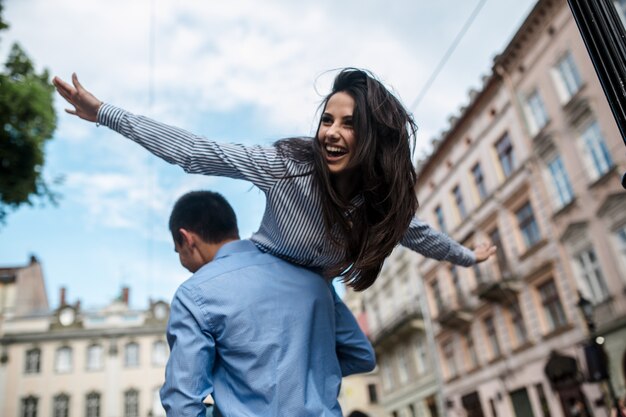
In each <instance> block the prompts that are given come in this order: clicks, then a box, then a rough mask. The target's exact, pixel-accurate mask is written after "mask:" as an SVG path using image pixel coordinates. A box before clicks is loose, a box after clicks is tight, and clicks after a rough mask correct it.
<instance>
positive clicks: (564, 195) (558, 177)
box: [548, 155, 574, 208]
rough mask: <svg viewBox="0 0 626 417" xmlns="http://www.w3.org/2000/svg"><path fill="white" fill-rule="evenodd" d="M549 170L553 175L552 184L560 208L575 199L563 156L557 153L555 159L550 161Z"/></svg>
mask: <svg viewBox="0 0 626 417" xmlns="http://www.w3.org/2000/svg"><path fill="white" fill-rule="evenodd" d="M548 170H549V171H550V176H551V177H552V185H553V186H554V189H555V190H556V193H555V194H554V197H555V199H556V202H557V206H558V208H561V207H563V206H565V205H567V204H568V203H569V202H570V201H572V200H573V199H574V192H573V191H572V186H571V184H570V181H569V177H568V176H567V172H566V171H565V168H564V167H563V161H562V160H561V156H560V155H557V156H556V157H555V158H554V159H552V160H551V161H549V162H548Z"/></svg>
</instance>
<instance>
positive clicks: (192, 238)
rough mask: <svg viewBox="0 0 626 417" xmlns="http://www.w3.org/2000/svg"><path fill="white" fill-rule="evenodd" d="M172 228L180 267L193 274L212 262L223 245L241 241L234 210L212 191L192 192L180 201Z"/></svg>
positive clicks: (173, 212)
mask: <svg viewBox="0 0 626 417" xmlns="http://www.w3.org/2000/svg"><path fill="white" fill-rule="evenodd" d="M169 227H170V232H171V233H172V238H173V239H174V248H175V250H176V252H177V253H178V255H179V257H180V263H181V265H183V266H184V267H185V268H187V269H188V270H189V271H191V272H196V271H197V270H198V269H200V268H201V267H202V266H203V265H204V264H206V263H208V262H211V261H212V260H213V257H214V256H215V253H216V252H217V250H218V249H219V248H220V247H222V245H224V244H225V243H228V242H230V241H233V240H237V239H239V231H238V229H237V217H236V216H235V212H234V211H233V208H232V207H231V206H230V204H228V202H227V201H226V199H225V198H224V197H222V196H221V195H220V194H218V193H214V192H211V191H192V192H190V193H187V194H185V195H183V196H182V197H181V198H179V199H178V201H177V202H176V204H174V208H173V210H172V214H171V215H170V221H169Z"/></svg>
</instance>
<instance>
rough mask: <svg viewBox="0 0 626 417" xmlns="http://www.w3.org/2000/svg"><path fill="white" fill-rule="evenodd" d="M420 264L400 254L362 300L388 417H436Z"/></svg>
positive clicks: (395, 253)
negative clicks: (421, 289) (422, 303)
mask: <svg viewBox="0 0 626 417" xmlns="http://www.w3.org/2000/svg"><path fill="white" fill-rule="evenodd" d="M418 260H419V256H418V255H417V254H415V253H413V252H412V251H410V250H408V249H405V248H402V247H398V248H396V249H395V250H394V251H393V253H392V254H391V256H390V257H389V259H387V261H386V262H385V265H384V266H383V269H382V271H381V274H380V276H379V277H378V279H377V281H376V283H375V284H374V285H373V286H372V287H370V288H369V289H368V290H367V291H365V292H363V293H361V294H360V297H362V306H360V309H361V310H362V311H365V313H366V315H367V326H368V332H369V333H368V336H369V338H370V340H371V341H372V344H373V346H374V349H375V350H376V358H377V363H378V373H379V378H380V388H381V391H380V399H379V402H380V406H381V408H382V410H384V412H385V415H387V416H393V417H436V416H438V414H437V399H436V395H437V390H438V386H437V380H436V374H435V367H434V365H433V361H434V357H433V356H432V350H431V349H429V345H428V343H429V342H428V338H427V337H426V329H425V321H424V319H423V316H422V308H421V304H420V301H421V300H420V285H419V284H420V281H419V276H418V275H417V262H418ZM348 294H350V293H348ZM348 297H350V295H348V296H347V298H348Z"/></svg>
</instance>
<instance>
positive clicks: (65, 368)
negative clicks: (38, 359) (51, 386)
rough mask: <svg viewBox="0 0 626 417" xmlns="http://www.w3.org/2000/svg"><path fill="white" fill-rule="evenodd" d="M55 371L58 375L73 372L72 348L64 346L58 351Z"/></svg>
mask: <svg viewBox="0 0 626 417" xmlns="http://www.w3.org/2000/svg"><path fill="white" fill-rule="evenodd" d="M54 370H55V371H56V372H57V373H60V374H61V373H68V372H72V348H71V347H69V346H63V347H60V348H58V349H57V352H56V358H55V361H54Z"/></svg>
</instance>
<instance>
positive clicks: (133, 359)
mask: <svg viewBox="0 0 626 417" xmlns="http://www.w3.org/2000/svg"><path fill="white" fill-rule="evenodd" d="M124 366H126V367H127V368H134V367H137V366H139V344H138V343H135V342H130V343H127V344H126V346H125V347H124Z"/></svg>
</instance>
